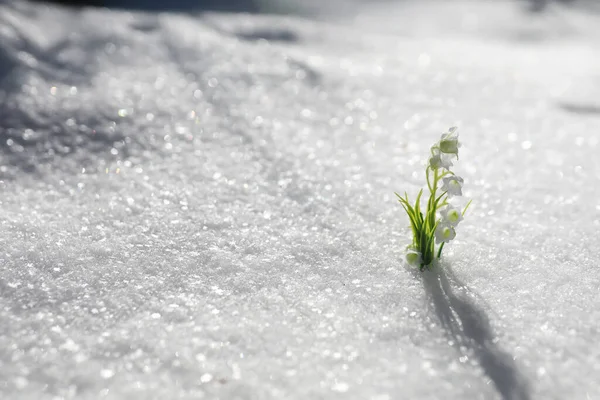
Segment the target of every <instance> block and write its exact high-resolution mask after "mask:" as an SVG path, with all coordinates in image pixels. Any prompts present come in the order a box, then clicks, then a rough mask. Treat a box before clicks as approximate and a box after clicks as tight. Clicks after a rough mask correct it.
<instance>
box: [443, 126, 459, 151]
mask: <svg viewBox="0 0 600 400" xmlns="http://www.w3.org/2000/svg"><path fill="white" fill-rule="evenodd" d="M457 131H458V128H456V127H455V126H453V127H452V128H450V129H449V130H448V133H444V134H442V138H441V139H440V143H439V148H440V151H441V152H442V153H445V154H454V155H456V156H457V157H458V148H459V147H460V143H458V133H457Z"/></svg>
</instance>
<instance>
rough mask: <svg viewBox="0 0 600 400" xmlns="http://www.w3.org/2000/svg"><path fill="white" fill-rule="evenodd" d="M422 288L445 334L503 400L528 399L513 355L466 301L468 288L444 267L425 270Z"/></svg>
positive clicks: (477, 308) (478, 308)
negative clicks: (476, 365) (467, 354)
mask: <svg viewBox="0 0 600 400" xmlns="http://www.w3.org/2000/svg"><path fill="white" fill-rule="evenodd" d="M423 285H424V286H425V290H426V292H427V296H428V298H429V302H428V303H429V304H431V305H432V306H433V311H434V312H435V314H436V315H437V317H438V318H439V320H440V323H441V326H442V328H443V329H444V331H445V333H446V334H447V335H448V336H449V337H450V339H451V340H452V341H453V342H454V345H455V346H456V347H457V348H460V347H464V348H467V349H468V351H470V352H472V354H473V355H474V356H475V357H476V359H477V360H478V361H479V364H480V365H481V367H482V368H483V371H484V372H485V375H486V376H487V377H488V378H489V379H491V381H492V382H493V383H494V385H495V386H496V389H497V390H498V392H500V394H501V395H502V398H503V399H504V400H529V399H530V398H531V396H530V394H529V385H528V383H527V381H526V380H525V377H524V376H523V375H522V374H521V373H520V372H519V369H518V367H517V365H516V363H515V362H514V361H513V358H512V356H511V355H510V354H508V353H507V352H505V351H503V350H502V349H500V348H499V346H498V345H497V344H496V343H495V340H494V334H493V331H492V327H491V325H490V322H489V318H488V317H487V315H486V313H485V311H484V310H483V309H481V308H480V307H478V306H477V305H476V304H475V303H474V302H473V301H472V300H471V299H470V298H469V296H468V295H467V293H468V288H467V287H466V286H465V285H464V284H463V283H462V282H461V281H459V280H458V278H457V277H456V276H455V275H454V274H453V273H452V271H451V270H449V269H448V268H447V267H444V268H441V267H440V268H434V269H432V270H426V271H424V272H423ZM453 287H454V288H455V289H453ZM457 289H458V290H457ZM457 291H459V292H461V293H458V294H457V293H456V292H457Z"/></svg>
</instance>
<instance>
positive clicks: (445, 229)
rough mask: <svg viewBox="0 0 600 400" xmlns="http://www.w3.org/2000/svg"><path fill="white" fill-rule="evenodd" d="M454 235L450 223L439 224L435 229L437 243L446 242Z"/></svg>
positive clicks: (454, 232)
mask: <svg viewBox="0 0 600 400" xmlns="http://www.w3.org/2000/svg"><path fill="white" fill-rule="evenodd" d="M455 237H456V231H455V230H454V228H453V227H452V225H447V224H444V223H442V224H439V225H438V226H437V228H436V229H435V241H436V242H437V243H442V242H444V243H448V242H449V241H451V240H452V239H454V238H455Z"/></svg>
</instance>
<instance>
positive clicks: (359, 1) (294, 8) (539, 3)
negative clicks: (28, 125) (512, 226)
mask: <svg viewBox="0 0 600 400" xmlns="http://www.w3.org/2000/svg"><path fill="white" fill-rule="evenodd" d="M43 1H48V0H43ZM50 1H52V0H50ZM54 1H55V2H58V3H63V4H67V5H70V6H94V7H108V8H128V9H142V10H163V11H165V10H178V11H182V10H212V11H232V12H261V13H302V14H318V13H322V12H331V11H334V10H335V11H337V12H341V13H346V12H356V11H357V10H360V9H361V8H362V7H365V6H373V5H377V4H381V3H391V2H402V1H405V0H333V1H325V2H324V1H318V0H303V1H298V0H170V1H161V0H54ZM478 2H488V3H494V1H492V0H482V1H478ZM514 2H515V3H520V5H521V6H522V7H523V8H524V9H526V10H528V11H531V12H542V11H545V10H547V9H548V8H549V7H551V6H552V5H553V4H560V5H562V6H565V5H567V6H570V7H585V8H587V9H590V10H596V11H598V10H599V9H600V2H598V1H596V0H514ZM446 3H452V1H448V2H446Z"/></svg>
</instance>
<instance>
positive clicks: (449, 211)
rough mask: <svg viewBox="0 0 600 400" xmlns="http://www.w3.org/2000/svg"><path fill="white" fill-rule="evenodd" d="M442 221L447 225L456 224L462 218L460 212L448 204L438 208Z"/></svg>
mask: <svg viewBox="0 0 600 400" xmlns="http://www.w3.org/2000/svg"><path fill="white" fill-rule="evenodd" d="M440 214H441V216H442V221H443V222H444V223H446V224H448V225H451V226H456V225H458V223H459V222H460V221H462V220H463V216H462V213H461V212H460V210H458V209H457V208H455V207H452V206H451V205H448V206H446V207H444V208H443V209H442V210H440Z"/></svg>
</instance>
